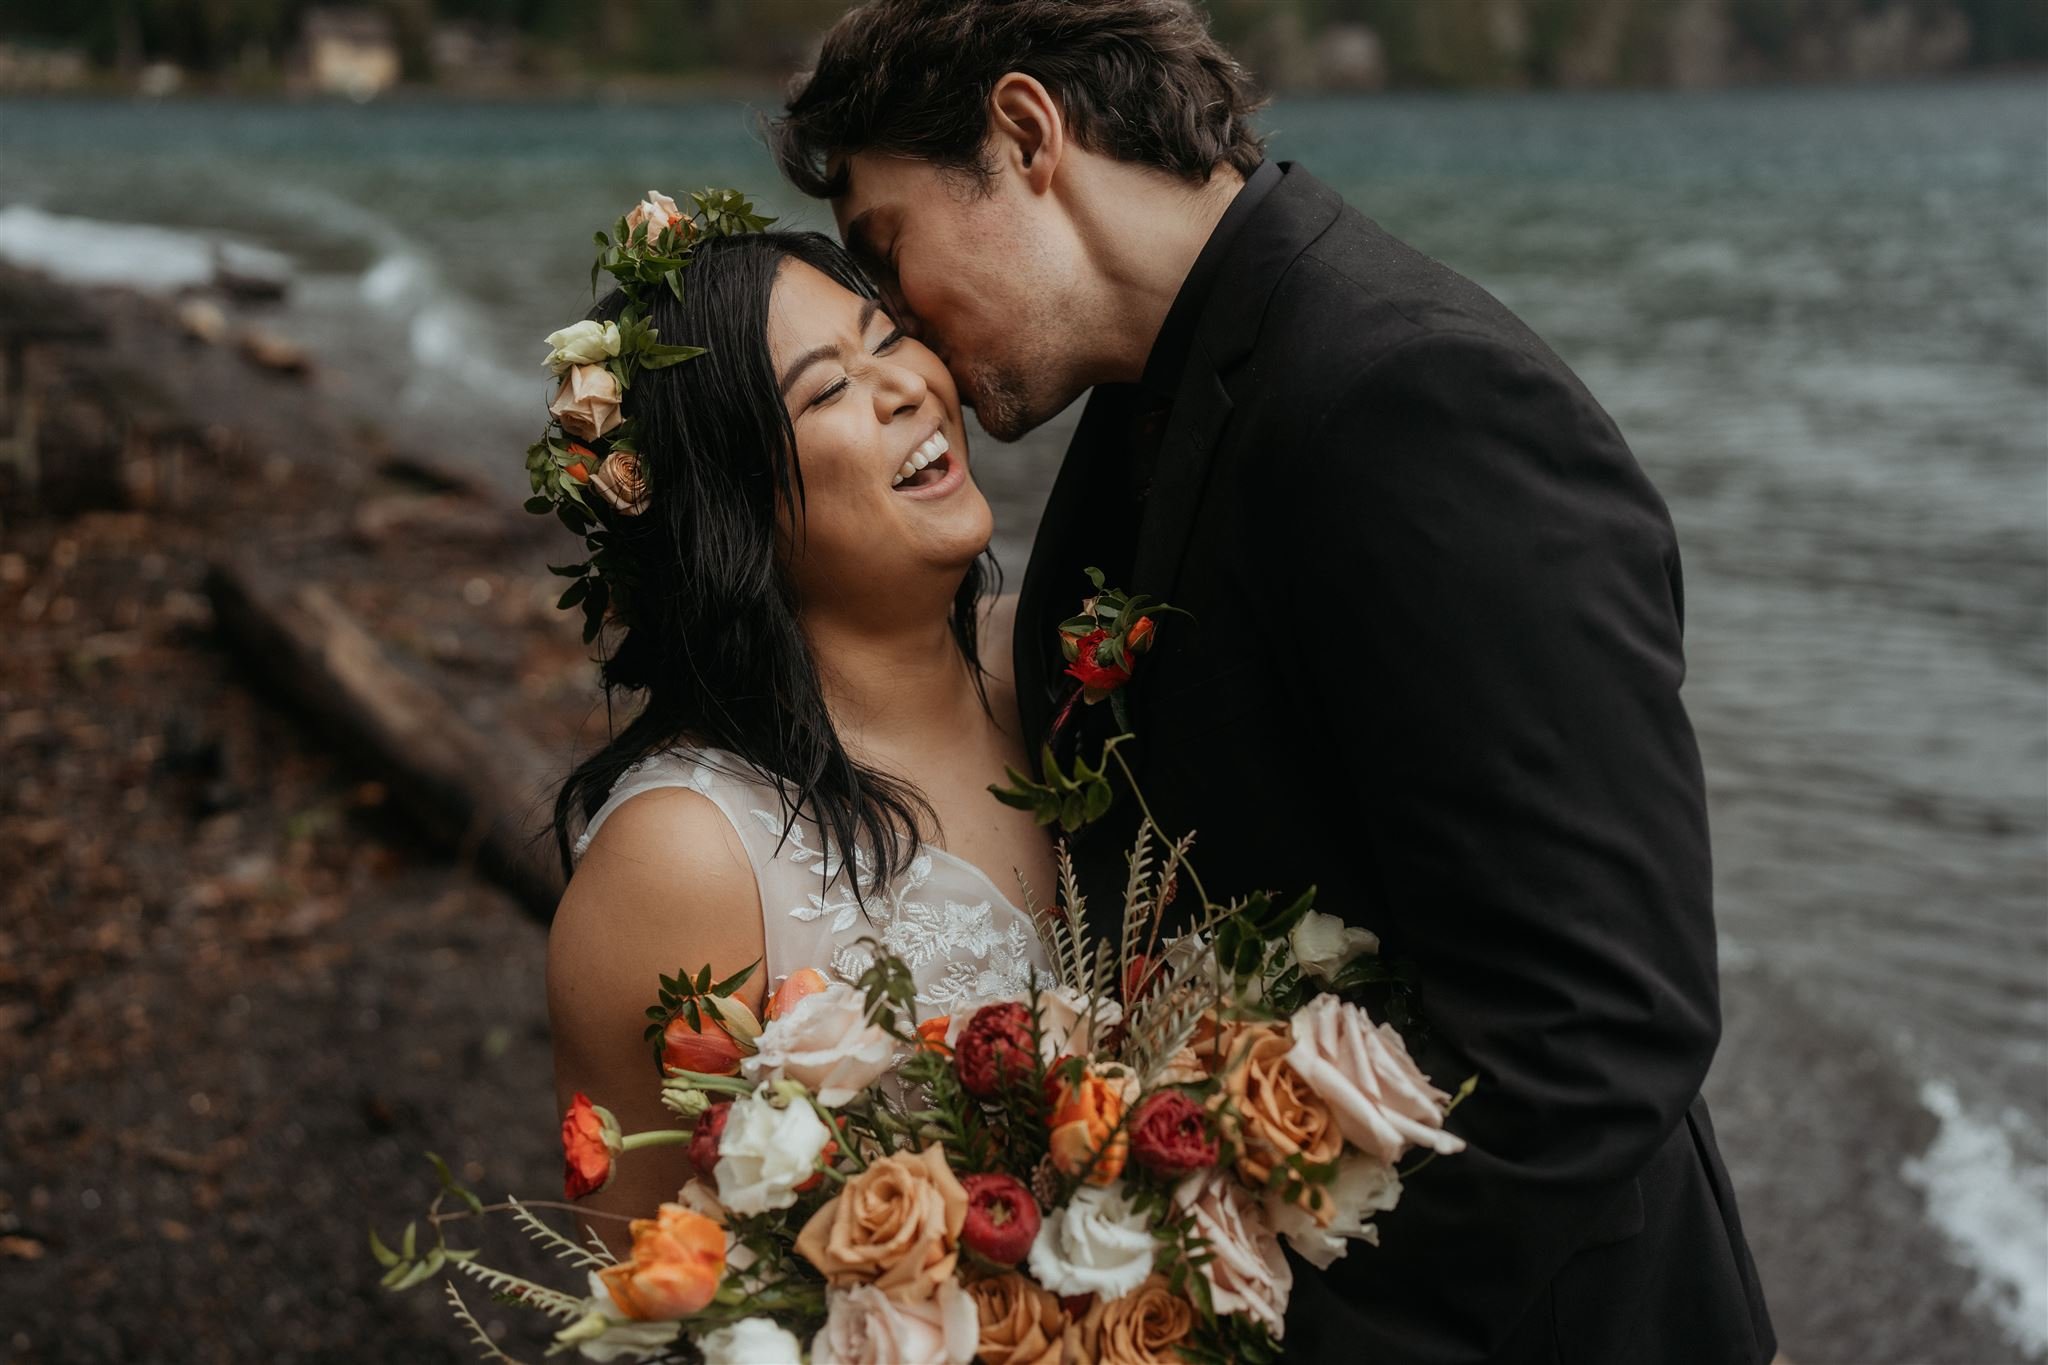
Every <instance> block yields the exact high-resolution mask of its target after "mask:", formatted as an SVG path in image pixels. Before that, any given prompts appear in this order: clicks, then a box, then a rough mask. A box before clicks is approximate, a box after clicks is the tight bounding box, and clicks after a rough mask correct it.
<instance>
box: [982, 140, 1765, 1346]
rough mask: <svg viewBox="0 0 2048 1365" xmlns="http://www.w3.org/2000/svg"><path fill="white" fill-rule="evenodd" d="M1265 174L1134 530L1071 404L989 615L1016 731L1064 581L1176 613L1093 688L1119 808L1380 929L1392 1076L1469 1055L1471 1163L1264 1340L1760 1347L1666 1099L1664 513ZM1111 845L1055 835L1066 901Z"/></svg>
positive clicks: (1678, 1094)
mask: <svg viewBox="0 0 2048 1365" xmlns="http://www.w3.org/2000/svg"><path fill="white" fill-rule="evenodd" d="M1282 172H1283V173H1282V176H1281V178H1280V180H1279V181H1278V182H1277V183H1276V184H1275V185H1274V186H1273V188H1272V189H1271V190H1270V191H1269V192H1268V193H1267V194H1266V196H1265V198H1264V199H1263V201H1261V202H1260V203H1259V204H1258V206H1257V207H1256V209H1255V210H1253V212H1252V215H1251V216H1250V217H1249V218H1248V219H1246V220H1245V221H1244V223H1243V225H1242V227H1241V228H1240V230H1239V231H1238V232H1237V234H1236V236H1235V237H1234V238H1231V239H1230V242H1229V245H1228V247H1227V256H1226V258H1225V260H1224V264H1223V268H1222V269H1221V270H1220V271H1219V272H1217V275H1216V278H1215V283H1214V284H1213V286H1212V288H1211V289H1210V291H1209V296H1208V297H1207V298H1206V299H1205V300H1202V301H1201V309H1200V313H1199V322H1198V324H1197V325H1196V327H1195V330H1194V334H1193V340H1192V344H1191V345H1190V347H1189V354H1188V359H1187V362H1186V365H1185V368H1184V371H1183V373H1182V374H1181V377H1180V382H1179V384H1178V387H1177V390H1176V391H1175V396H1174V399H1173V403H1172V408H1171V413H1170V418H1169V420H1168V423H1167V426H1166V429H1165V435H1164V440H1163V444H1162V445H1161V447H1160V449H1159V453H1158V457H1157V462H1156V472H1155V473H1154V475H1153V477H1152V481H1151V488H1150V493H1149V496H1147V497H1146V498H1145V500H1144V503H1143V514H1142V518H1141V520H1140V524H1139V527H1138V530H1137V534H1136V537H1135V543H1134V544H1133V543H1132V540H1131V537H1130V530H1129V527H1128V526H1127V525H1120V524H1116V523H1115V519H1114V518H1111V519H1109V520H1107V521H1105V519H1104V518H1102V517H1101V516H1100V515H1099V514H1098V508H1097V506H1096V500H1097V498H1098V496H1099V495H1100V494H1101V493H1102V490H1105V489H1111V488H1115V487H1117V486H1118V482H1119V480H1121V479H1123V478H1125V477H1126V471H1125V469H1124V467H1123V466H1124V463H1125V462H1126V461H1127V459H1128V458H1129V453H1130V451H1131V450H1132V448H1133V443H1132V439H1131V433H1130V426H1131V418H1132V412H1133V406H1134V404H1136V403H1137V402H1139V401H1140V399H1139V395H1138V392H1137V390H1136V389H1135V388H1134V387H1124V386H1115V387H1104V388H1101V389H1098V390H1097V391H1096V392H1095V393H1094V394H1093V395H1092V396H1091V398H1090V401H1089V404H1088V409H1087V411H1086V413H1085V415H1084V417H1083V420H1082V423H1081V425H1080V427H1079V429H1078V431H1077V433H1076V436H1075V438H1074V443H1073V446H1072V448H1071V449H1070V450H1069V452H1068V455H1067V459H1066V463H1065V465H1064V467H1063V468H1062V469H1061V471H1060V476H1059V479H1058V482H1057V484H1056V486H1055V489H1054V492H1053V494H1052V497H1051V499H1050V501H1049V503H1048V505H1047V509H1046V514H1045V518H1044V522H1043V524H1042V526H1041V529H1040V531H1039V535H1038V539H1037V542H1036V544H1035V546H1034V548H1033V552H1032V557H1031V563H1030V567H1029V569H1028V571H1027V572H1026V575H1025V579H1024V587H1023V594H1022V599H1021V601H1020V603H1019V609H1018V615H1017V632H1018V633H1017V637H1016V668H1017V674H1016V676H1017V679H1018V684H1019V695H1020V699H1021V701H1022V704H1023V707H1024V711H1025V724H1026V727H1027V731H1028V734H1029V737H1030V738H1032V739H1033V740H1034V747H1035V741H1036V739H1037V738H1038V737H1040V736H1042V735H1043V734H1044V733H1045V728H1046V725H1047V723H1048V720H1049V718H1050V714H1051V709H1052V707H1053V705H1054V704H1055V702H1056V701H1057V700H1058V698H1059V697H1060V695H1061V694H1062V693H1061V684H1062V682H1063V680H1062V679H1061V677H1060V669H1061V661H1060V660H1059V658H1058V656H1057V653H1056V651H1055V649H1054V637H1055V625H1056V623H1057V622H1058V621H1059V620H1060V619H1061V618H1062V617H1064V616H1066V615H1069V614H1071V613H1072V612H1073V611H1074V610H1075V609H1076V606H1077V604H1078V603H1079V601H1080V599H1081V598H1082V597H1083V596H1084V595H1085V593H1086V592H1087V591H1088V586H1087V583H1086V580H1085V579H1084V578H1083V575H1082V572H1081V571H1082V569H1083V568H1084V567H1085V566H1087V565H1089V564H1102V565H1104V566H1105V567H1106V568H1109V569H1110V571H1111V574H1112V583H1113V585H1119V584H1117V583H1116V579H1117V578H1118V577H1120V576H1121V577H1123V581H1122V582H1121V584H1120V586H1123V587H1126V588H1128V589H1130V590H1133V591H1142V592H1150V593H1155V594H1158V595H1160V596H1163V597H1165V598H1167V599H1168V600H1170V601H1172V602H1173V603H1175V604H1176V605H1178V606H1182V607H1186V608H1188V609H1189V610H1190V611H1192V612H1194V613H1195V616H1196V620H1195V621H1194V622H1193V623H1189V622H1186V621H1183V620H1181V619H1179V618H1175V619H1172V620H1171V621H1169V622H1166V623H1165V624H1164V625H1163V627H1162V629H1161V632H1160V636H1159V640H1160V643H1159V646H1158V648H1157V649H1156V650H1155V651H1154V652H1153V654H1152V655H1150V656H1149V657H1148V658H1147V659H1146V660H1145V661H1144V663H1143V664H1142V665H1141V667H1140V670H1139V674H1138V677H1137V679H1136V680H1135V682H1134V683H1133V684H1132V687H1131V690H1130V695H1129V701H1130V704H1131V708H1132V714H1133V716H1134V728H1135V729H1136V730H1137V731H1138V734H1139V743H1138V746H1137V749H1136V753H1135V763H1136V768H1137V772H1138V776H1139V780H1140V782H1141V783H1142V785H1143V786H1144V788H1145V792H1146V796H1147V798H1148V800H1149V801H1150V802H1151V803H1152V806H1153V808H1154V810H1155V812H1156V813H1157V814H1158V815H1159V816H1160V817H1161V819H1162V820H1163V822H1164V823H1166V824H1167V825H1168V826H1170V827H1172V828H1173V829H1174V830H1175V831H1183V830H1186V829H1195V830H1197V831H1199V842H1198V844H1197V848H1196V854H1195V857H1196V866H1197V867H1198V868H1199V869H1200V871H1201V873H1202V875H1203V879H1204V881H1205V882H1206V883H1207V885H1208V888H1209V890H1210V892H1211V894H1212V895H1214V896H1217V897H1218V898H1224V897H1227V896H1229V895H1231V894H1234V893H1239V892H1244V891H1248V890H1251V889H1254V888H1270V889H1274V890H1278V891H1283V892H1293V891H1298V890H1301V889H1304V888H1305V887H1307V886H1310V885H1314V886H1316V887H1317V888H1318V889H1319V896H1318V904H1319V906H1320V907H1321V908H1322V909H1323V910H1325V911H1328V912H1331V913H1335V914H1338V915H1341V916H1342V917H1343V918H1345V919H1346V920H1348V921H1350V922H1353V923H1356V924H1360V925H1364V926H1367V927H1369V928H1371V929H1373V930H1375V931H1376V932H1378V933H1379V934H1380V936H1381V938H1382V940H1383V942H1384V945H1385V946H1384V951H1385V952H1386V953H1387V954H1388V955H1390V956H1393V957H1404V958H1407V959H1409V960H1410V961H1411V962H1412V963H1413V965H1414V966H1415V968H1416V969H1417V971H1418V973H1419V979H1420V992H1419V1004H1420V1008H1421V1013H1422V1015H1423V1018H1424V1021H1425V1023H1426V1026H1427V1036H1426V1038H1425V1039H1424V1041H1423V1043H1422V1045H1421V1046H1420V1048H1419V1049H1418V1051H1419V1054H1420V1058H1419V1059H1420V1060H1421V1062H1422V1063H1423V1065H1424V1066H1425V1067H1426V1069H1428V1070H1429V1071H1430V1073H1431V1074H1432V1075H1433V1076H1435V1077H1436V1078H1437V1079H1438V1080H1439V1081H1440V1082H1445V1083H1447V1084H1448V1085H1455V1084H1457V1083H1458V1081H1460V1080H1461V1079H1463V1078H1464V1077H1465V1076H1467V1075H1470V1074H1473V1073H1477V1074H1478V1076H1479V1080H1480V1084H1479V1088H1478V1090H1477V1092H1476V1093H1475V1094H1474V1095H1473V1096H1472V1098H1471V1099H1470V1100H1469V1101H1467V1102H1466V1103H1465V1104H1464V1105H1463V1106H1462V1107H1461V1108H1460V1109H1459V1110H1458V1112H1457V1114H1456V1115H1455V1116H1454V1118H1453V1121H1452V1128H1453V1129H1454V1131H1457V1132H1460V1133H1461V1134H1463V1135H1464V1136H1465V1137H1467V1138H1468V1139H1469V1140H1470V1142H1471V1147H1470V1149H1469V1150H1468V1151H1466V1152H1465V1153H1464V1154H1462V1155H1460V1156H1458V1157H1456V1158H1454V1159H1450V1160H1445V1161H1441V1162H1438V1163H1436V1164H1434V1165H1433V1166H1432V1167H1431V1168H1430V1169H1429V1170H1428V1171H1426V1172H1424V1173H1422V1174H1420V1175H1419V1176H1417V1177H1416V1178H1415V1179H1414V1180H1413V1181H1411V1182H1410V1183H1409V1185H1408V1188H1407V1191H1406V1193H1405V1195H1404V1197H1403V1200H1402V1203H1401V1206H1400V1207H1399V1208H1398V1209H1397V1210H1396V1211H1394V1212H1393V1213H1391V1214H1388V1215H1384V1216H1383V1217H1382V1218H1381V1220H1380V1221H1381V1227H1382V1240H1383V1245H1382V1246H1381V1247H1380V1248H1378V1249H1375V1248H1372V1247H1370V1246H1365V1245H1354V1247H1353V1249H1352V1250H1351V1252H1350V1254H1349V1255H1348V1256H1346V1257H1345V1258H1344V1259H1342V1260H1340V1261H1338V1262H1337V1263H1336V1264H1335V1265H1334V1266H1333V1267H1332V1268H1331V1269H1330V1270H1329V1271H1327V1272H1324V1273H1318V1272H1316V1271H1314V1270H1312V1269H1310V1268H1308V1267H1307V1266H1305V1265H1304V1264H1303V1263H1301V1262H1299V1261H1297V1262H1296V1263H1295V1265H1296V1271H1297V1278H1296V1286H1295V1291H1294V1299H1293V1304H1292V1308H1291V1310H1290V1312H1289V1315H1288V1323H1287V1333H1286V1337H1285V1344H1286V1346H1287V1349H1288V1356H1289V1358H1290V1359H1298V1360H1316V1361H1330V1362H1337V1361H1344V1362H1350V1361H1361V1360H1370V1361H1381V1362H1409V1361H1415V1362H1422V1361H1431V1362H1435V1361H1446V1362H1448V1361H1501V1362H1507V1361H1513V1362H1524V1361H1527V1362H1546V1363H1547V1362H1562V1363H1563V1365H1582V1363H1590V1362H1615V1365H1622V1363H1623V1362H1626V1365H1646V1363H1648V1362H1662V1361H1701V1362H1730V1365H1734V1363H1735V1362H1741V1363H1742V1365H1750V1363H1751V1362H1764V1361H1768V1360H1769V1359H1770V1358H1771V1356H1772V1354H1773V1348H1774V1338H1773V1335H1772V1331H1771V1327H1770V1322H1769V1318H1768V1316H1767V1314H1766V1311H1765V1308H1764V1302H1763V1296H1762V1293H1761V1291H1760V1289H1759V1287H1758V1284H1757V1279H1756V1272H1755V1268H1754V1266H1753V1264H1752V1263H1751V1260H1750V1256H1749V1251H1748V1248H1747V1245H1746V1244H1745V1242H1744V1240H1743V1236H1742V1229H1741V1224H1740V1222H1739V1219H1738V1217H1737V1214H1736V1207H1735V1200H1734V1197H1733V1195H1732V1193H1731V1192H1730V1190H1729V1186H1728V1178H1727V1174H1726V1171H1725V1170H1724V1168H1723V1166H1722V1163H1721V1159H1720V1155H1719V1152H1718V1150H1717V1149H1716V1146H1715V1142H1714V1135H1713V1130H1712V1128H1711V1126H1710V1124H1709V1121H1708V1117H1707V1111H1706V1106H1705V1104H1704V1103H1703V1102H1702V1101H1701V1099H1700V1095H1699V1089H1700V1082H1701V1080H1702V1078H1703V1077H1704V1076H1705V1075H1706V1072H1707V1065H1708V1063H1709V1061H1710V1060H1711V1059H1712V1057H1713V1055H1714V1047H1715V1044H1716V1042H1717V1040H1718V1037H1719V1030H1720V1018H1719V1006H1718V998H1717V997H1718V985H1717V980H1716V968H1715V950H1714V926H1713V912H1712V905H1711V897H1710V874H1709V862H1708V846H1707V825H1706V815H1705V808H1704V799H1703V791H1702V777H1701V771H1700V762H1699V755H1698V751H1697V748H1696V746H1695V744H1694V740H1693V734H1692V729H1691V727H1690V724H1689V722H1688V721H1687V718H1686V714H1685V709H1684V707H1683V705H1682V704H1681V702H1680V700H1679V685H1680V682H1681V680H1682V679H1683V676H1684V660H1683V656H1682V652H1681V645H1680V627H1681V618H1682V603H1681V594H1680V583H1679V569H1678V552H1677V546H1676V543H1675V540H1674V537H1673V533H1672V528H1671V523H1670V519H1669V517H1668V516H1667V514H1666V512H1665V509H1664V505H1663V503H1662V502H1661V500H1660V499H1659V497H1658V495H1657V493H1656V491H1655V490H1654V489H1653V488H1652V487H1651V486H1650V484H1649V482H1648V480H1647V479H1646V478H1645V477H1644V475H1643V472H1642V470H1641V469H1640V468H1639V467H1638V466H1637V464H1636V462H1635V459H1634V457H1633V456H1632V455H1631V454H1630V453H1629V450H1628V448H1627V446H1626V445H1625V444H1624V443H1623V441H1622V438H1621V435H1620V433H1619V432H1618V431H1617V430H1616V429H1615V426H1614V424H1613V422H1612V421H1611V420H1609V418H1608V417H1607V415H1606V414H1605V413H1604V412H1603V411H1602V410H1601V408H1600V406H1599V405H1598V404H1597V403H1596V402H1594V400H1593V398H1592V396H1591V395H1590V394H1589V393H1588V392H1587V391H1586V389H1585V388H1584V386H1582V385H1581V384H1580V382H1579V381H1578V379H1577V378H1576V377H1575V376H1574V375H1573V374H1572V373H1571V371H1570V370H1568V369H1567V368H1566V367H1565V365H1564V364H1563V362H1561V361H1560V360H1559V359H1558V358H1557V357H1556V356H1555V355H1553V354H1552V353H1551V351H1550V350H1549V348H1548V347H1546V346H1545V345H1544V344H1543V343H1542V342H1541V341H1540V340H1538V339H1537V337H1536V336H1535V335H1534V334H1533V333H1531V332H1530V331H1529V329H1528V328H1527V327H1525V326H1523V325H1522V323H1521V322H1520V321H1518V320H1517V319H1516V318H1515V317H1514V316H1513V315H1512V314H1511V313H1509V312H1508V311H1507V310H1506V309H1505V308H1503V307H1502V306H1501V305H1500V303H1498V302H1497V301H1496V300H1495V299H1493V298H1492V297H1491V296H1490V295H1488V294H1487V293H1486V292H1485V291H1483V290H1481V289H1480V288H1478V287H1477V286H1476V285H1474V284H1472V283H1471V282H1470V281H1468V280H1465V279H1463V278H1462V277H1460V276H1458V275H1457V274H1455V273H1453V272H1452V271H1450V270H1447V269H1445V268H1444V267H1443V266H1441V265H1438V264H1437V263H1436V262H1434V261H1431V260H1429V259H1428V258H1426V257H1424V256H1422V255H1420V254H1418V253H1417V252H1415V251H1413V250H1411V249H1409V248H1408V247H1406V246H1404V245H1403V244H1401V243H1400V242H1398V241H1396V240H1395V239H1394V238H1392V237H1390V236H1388V235H1387V234H1386V233H1385V232H1382V231H1381V230H1380V229H1379V228H1378V227H1377V226H1375V225H1374V224H1373V223H1371V222H1369V221H1368V220H1366V219H1365V218H1363V217H1361V216H1360V215H1359V214H1358V213H1357V212H1355V211H1354V210H1352V209H1350V208H1349V207H1347V206H1346V205H1345V204H1344V203H1343V201H1342V200H1341V199H1339V198H1338V196H1337V195H1335V194H1334V193H1332V192H1331V191H1330V190H1329V189H1327V188H1326V187H1325V186H1323V185H1322V184H1320V183H1318V182H1317V181H1316V180H1315V179H1314V178H1312V177H1311V176H1310V175H1308V174H1307V173H1306V172H1305V171H1303V170H1301V169H1299V168H1298V167H1293V166H1285V167H1282ZM1107 710H1108V708H1107V707H1106V706H1103V707H1096V708H1093V711H1094V712H1096V713H1103V712H1107ZM1090 723H1091V724H1093V725H1095V726H1097V727H1098V729H1099V728H1100V727H1102V726H1104V725H1106V724H1107V717H1106V716H1105V715H1099V714H1098V715H1091V718H1090ZM1125 804H1126V805H1128V804H1129V803H1128V801H1126V802H1125ZM1128 833H1129V826H1128V824H1127V823H1122V822H1118V821H1108V822H1105V824H1104V825H1103V826H1102V827H1100V828H1099V829H1093V830H1090V831H1084V833H1083V836H1082V838H1081V840H1080V848H1079V857H1080V859H1081V861H1082V863H1083V866H1084V867H1087V866H1091V865H1092V866H1094V867H1095V868H1097V869H1099V870H1100V871H1102V872H1107V873H1110V874H1112V875H1110V876H1108V877H1105V878H1103V880H1102V882H1101V885H1102V887H1103V889H1104V891H1108V890H1110V889H1111V888H1112V887H1120V886H1121V880H1122V879H1121V876H1120V875H1113V874H1115V873H1116V872H1117V871H1118V855H1119V853H1120V843H1121V841H1122V840H1123V839H1124V838H1125V837H1126V836H1127V835H1128Z"/></svg>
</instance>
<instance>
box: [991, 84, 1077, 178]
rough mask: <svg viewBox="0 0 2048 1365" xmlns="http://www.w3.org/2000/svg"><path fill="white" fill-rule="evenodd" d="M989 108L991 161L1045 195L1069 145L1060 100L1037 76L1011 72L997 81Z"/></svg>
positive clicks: (997, 167)
mask: <svg viewBox="0 0 2048 1365" xmlns="http://www.w3.org/2000/svg"><path fill="white" fill-rule="evenodd" d="M988 104H989V142H990V151H991V152H992V153H993V155H992V157H991V160H993V161H994V163H995V167H996V170H997V171H998V173H1000V172H1002V171H1007V170H1014V171H1016V172H1017V173H1018V174H1020V175H1022V176H1023V177H1024V180H1025V183H1026V185H1027V186H1028V187H1029V188H1030V190H1031V192H1032V193H1033V194H1043V193H1045V191H1046V190H1047V189H1048V188H1049V187H1050V186H1051V185H1052V178H1053V172H1054V171H1055V170H1057V169H1058V168H1059V163H1060V157H1061V156H1063V155H1064V154H1065V152H1066V146H1067V125H1066V121H1065V119H1063V118H1062V117H1061V115H1060V106H1059V101H1057V100H1055V99H1054V98H1053V97H1052V92H1051V91H1049V90H1047V89H1046V88H1045V87H1044V86H1043V85H1040V84H1039V83H1038V80H1037V78H1036V77H1033V76H1027V75H1025V74H1024V73H1023V72H1021V71H1012V72H1010V73H1008V74H1007V75H1005V76H1004V77H1003V78H1002V79H1000V80H998V81H997V82H996V84H995V89H993V90H991V91H990V92H989V97H988Z"/></svg>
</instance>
